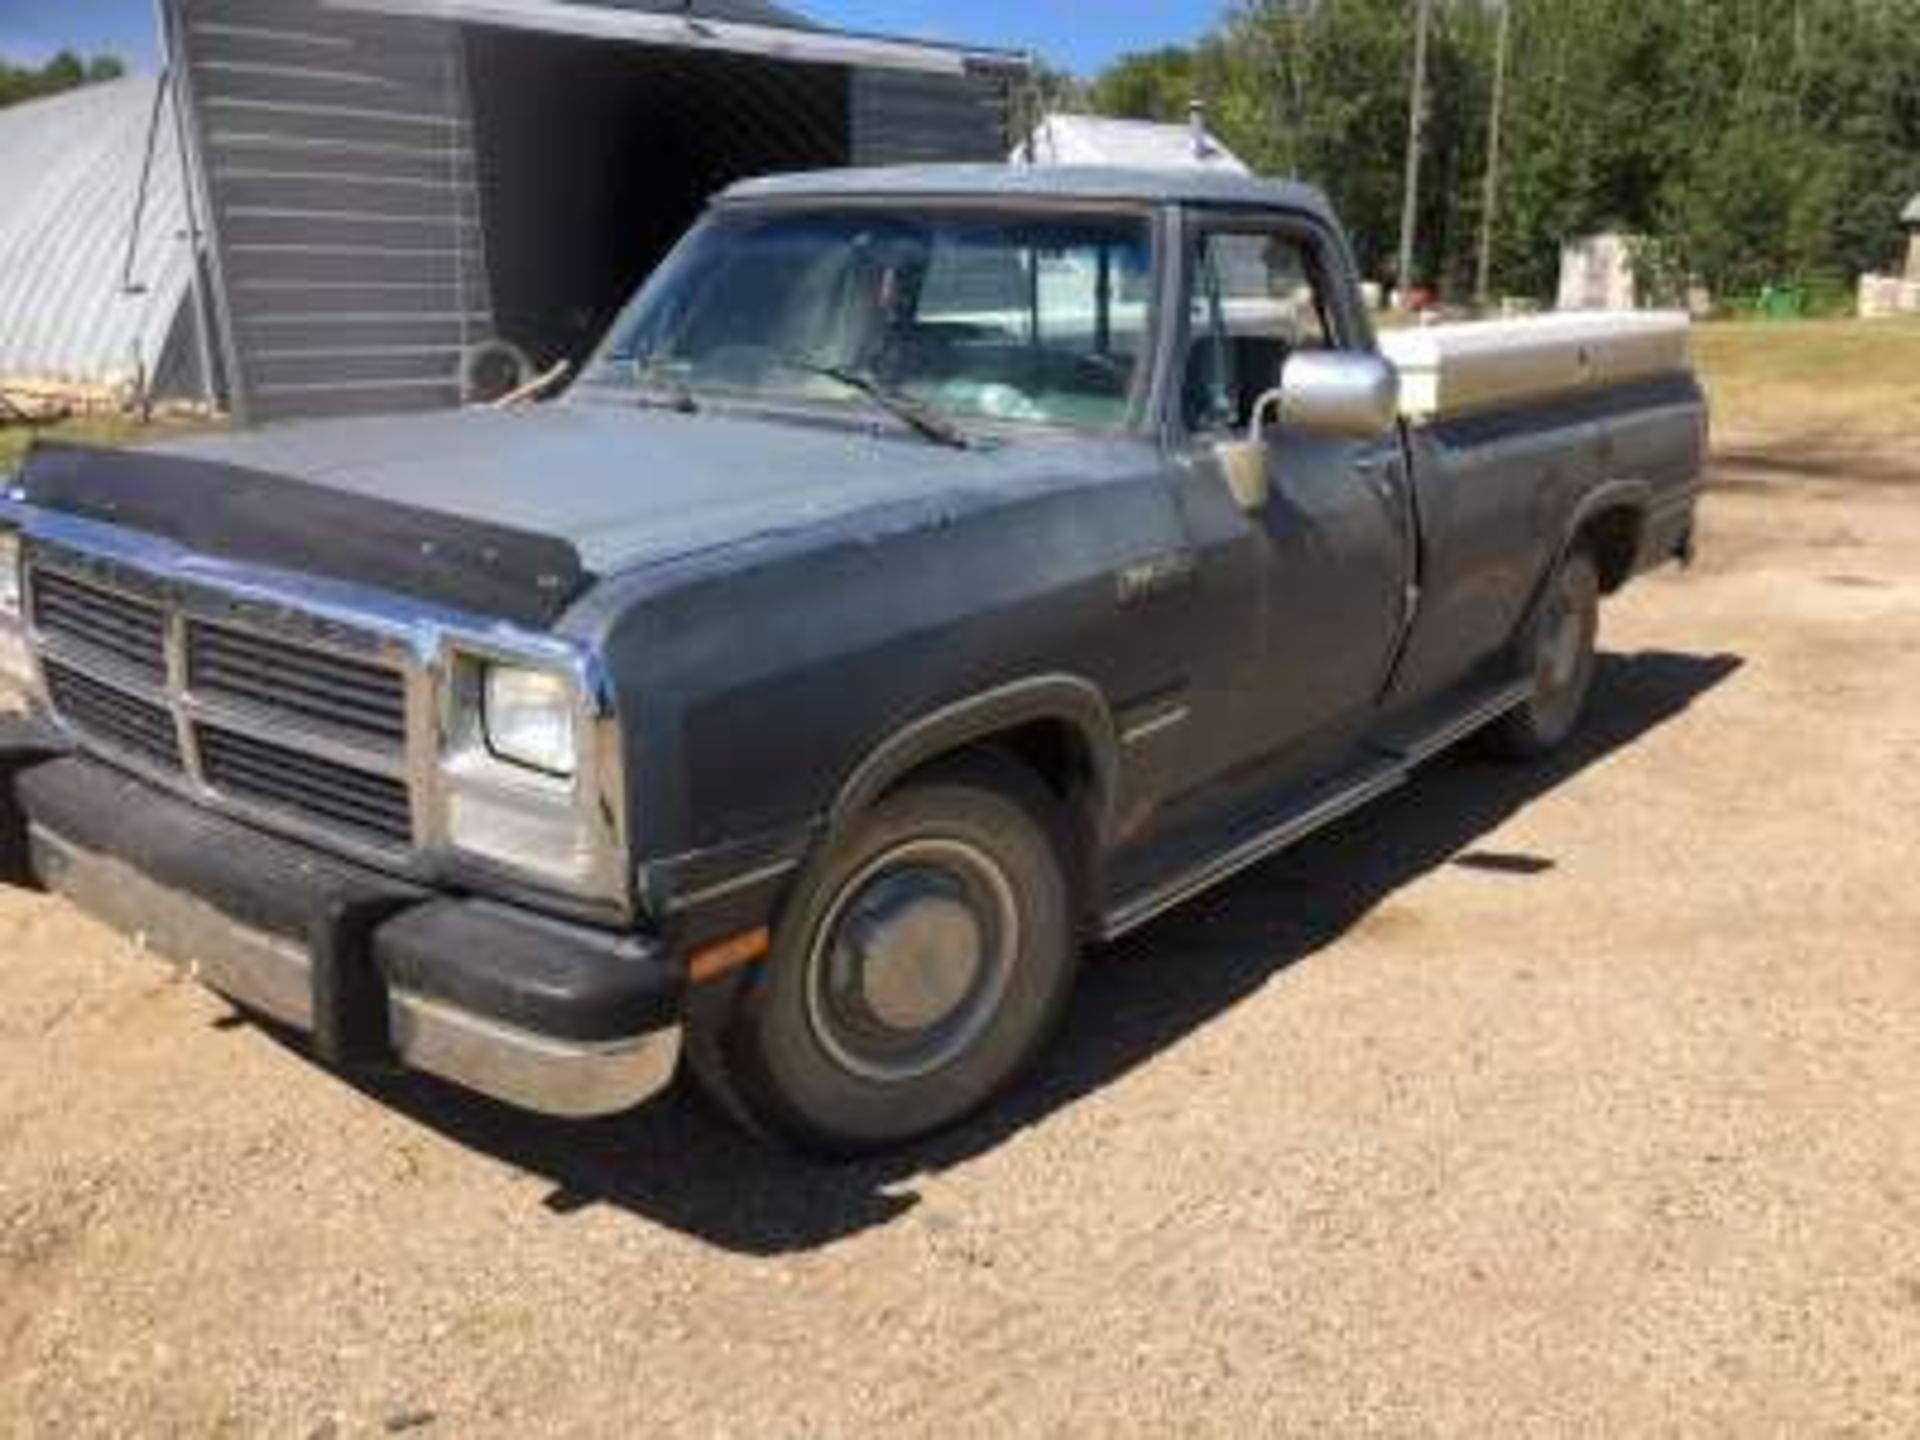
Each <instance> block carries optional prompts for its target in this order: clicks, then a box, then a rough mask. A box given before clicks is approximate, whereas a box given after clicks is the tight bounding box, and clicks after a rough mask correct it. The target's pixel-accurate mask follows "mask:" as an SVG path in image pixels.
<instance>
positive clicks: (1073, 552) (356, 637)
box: [0, 167, 1705, 1153]
mask: <svg viewBox="0 0 1920 1440" xmlns="http://www.w3.org/2000/svg"><path fill="white" fill-rule="evenodd" d="M1539 323H1540V324H1541V325H1544V326H1547V327H1548V328H1547V329H1545V330H1541V331H1540V332H1538V337H1536V338H1540V337H1544V341H1545V342H1546V343H1545V348H1544V349H1543V350H1542V351H1541V357H1540V358H1527V356H1526V355H1525V354H1524V353H1523V352H1525V349H1526V346H1525V344H1524V343H1522V342H1523V340H1524V339H1525V335H1523V334H1521V332H1520V331H1516V332H1515V338H1513V340H1512V341H1511V343H1509V342H1508V341H1503V340H1501V339H1500V332H1487V334H1488V335H1489V336H1490V337H1491V338H1490V339H1488V340H1487V343H1484V344H1481V345H1479V346H1478V347H1475V346H1472V345H1468V346H1465V347H1464V350H1463V352H1462V353H1466V352H1475V353H1477V354H1480V356H1481V359H1478V360H1476V359H1474V358H1473V355H1471V354H1470V355H1468V358H1467V360H1465V361H1463V362H1462V363H1463V364H1469V365H1478V364H1481V362H1482V360H1484V358H1485V354H1486V353H1491V354H1492V355H1493V359H1494V361H1495V362H1498V363H1495V364H1493V367H1492V370H1490V371H1485V372H1484V373H1483V372H1482V371H1478V370H1476V371H1473V374H1472V375H1467V376H1465V377H1464V378H1465V379H1469V380H1471V379H1472V378H1473V375H1479V376H1481V378H1482V379H1483V380H1486V379H1487V376H1491V379H1490V380H1487V383H1466V384H1461V383H1457V382H1459V381H1461V380H1462V379H1463V376H1462V375H1461V374H1455V373H1453V372H1451V371H1449V370H1448V365H1449V355H1448V348H1447V346H1445V345H1440V344H1438V342H1437V341H1436V342H1434V343H1433V344H1431V345H1429V346H1428V348H1429V349H1430V350H1432V351H1434V352H1435V354H1436V355H1437V356H1438V358H1437V361H1435V362H1434V363H1435V364H1437V366H1438V374H1437V377H1436V376H1435V375H1428V376H1427V377H1426V380H1427V388H1428V389H1429V390H1430V391H1432V392H1433V395H1434V396H1437V397H1438V398H1437V399H1435V400H1434V401H1433V403H1431V404H1428V405H1424V406H1408V405H1404V404H1403V401H1402V397H1401V389H1402V376H1401V374H1400V373H1399V371H1398V370H1397V369H1396V367H1395V365H1394V364H1393V363H1391V362H1390V361H1389V360H1388V359H1387V358H1385V356H1384V355H1383V353H1382V349H1381V345H1380V342H1379V341H1378V340H1377V339H1376V336H1375V334H1374V331H1373V327H1372V324H1371V322H1370V319H1369V316H1368V313H1367V311H1366V310H1365V308H1364V307H1363V305H1362V303H1361V299H1360V290H1359V286H1358V284H1357V283H1356V275H1355V266H1354V263H1353V259H1352V256H1351V252H1350V250H1349V248H1348V245H1347V243H1346V241H1345V239H1344V237H1343V235H1342V233H1341V231H1340V229H1339V227H1338V225H1337V224H1336V222H1335V219H1334V217H1333V215H1332V214H1331V213H1330V211H1329V209H1328V206H1327V204H1326V203H1325V201H1324V200H1323V199H1322V197H1321V196H1320V195H1319V194H1318V193H1317V192H1316V191H1314V190H1312V189H1310V188H1307V187H1304V186H1301V185H1297V184H1291V183H1286V184H1282V183H1273V182H1266V181H1260V180H1250V179H1243V178H1236V177H1222V176H1214V175H1179V174H1154V173H1137V172H1128V171H1122V170H1104V169H1084V170H1083V169H1059V170H1036V169H1021V168H1013V167H925V168H905V169H898V170H868V171H846V172H829V173H821V174H811V175H798V176H785V177H779V178H772V179H764V180H757V181H751V182H747V183H744V184H740V185H737V186H735V187H733V188H732V189H730V190H728V191H726V192H725V193H724V194H722V195H721V196H719V197H718V198H717V199H716V201H715V202H714V203H713V204H712V205H711V207H710V208H709V211H708V213H707V214H706V215H705V216H704V217H703V218H702V219H701V221H700V222H699V223H698V224H697V225H696V226H695V228H694V229H693V230H692V232H691V233H690V234H689V235H688V236H687V237H686V238H685V239H684V241H683V242H682V243H681V244H680V245H679V246H678V248H677V249H675V250H674V252H673V253H672V254H671V255H670V257H669V258H668V259H667V260H666V261H665V262H663V264H662V265H661V266H660V268H659V269H658V270H656V271H655V273H654V274H653V275H652V276H651V277H650V278H649V279H648V281H647V282H646V284H645V285H644V287H643V288H642V289H641V291H640V293H639V294H638V296H637V297H636V298H635V299H634V300H633V302H632V303H631V305H630V306H629V308H628V309H627V310H626V311H625V312H624V313H623V314H622V316H621V317H620V318H619V320H618V321H617V323H616V324H615V325H614V327H613V329H612V331H611V333H610V335H609V336H608V337H607V338H606V340H605V341H604V343H603V344H602V346H601V347H600V348H599V349H598V351H597V353H596V354H595V355H594V356H593V357H592V358H591V359H590V360H589V361H588V362H587V363H586V364H584V365H583V366H582V367H581V372H580V374H579V376H578V378H577V379H576V380H575V382H574V383H573V384H571V385H570V386H569V387H568V388H567V389H566V390H565V392H564V393H563V394H561V395H559V396H558V397H556V398H554V399H552V400H550V401H547V402H545V403H531V404H523V405H518V406H514V407H510V408H504V409H487V410H467V411H461V412H453V413H442V414H430V415H413V416H401V417H393V418H382V419H377V420H365V419H361V420H343V421H335V422H317V423H301V424H296V425H291V426H288V427H285V428H271V427H269V428H266V429H262V430H258V431H253V432H247V433H234V434H228V435H218V436H209V437H199V438H193V439H190V440H185V441H175V442H171V443H168V444H164V445H160V446H156V447H154V448H151V449H147V450H141V451H130V452H113V451H107V450H102V449H93V448H86V447H67V446H58V445H42V446H40V447H39V448H37V449H36V450H34V451H33V452H31V453H30V455H29V456H28V458H27V460H26V461H25V463H24V464H23V466H22V468H21V470H20V472H19V473H18V475H17V476H15V477H14V478H13V480H12V482H11V484H10V486H9V487H8V489H7V492H6V495H5V497H4V500H0V562H3V563H0V577H3V580H4V583H0V671H4V672H5V673H6V674H7V675H8V676H9V677H10V679H11V680H12V681H13V682H14V684H15V686H16V687H17V688H18V689H20V690H21V691H23V692H24V694H25V696H26V700H27V704H26V706H25V707H24V709H23V710H21V711H20V712H18V713H17V714H16V715H15V716H14V717H13V718H11V719H10V720H8V722H7V729H6V731H5V734H4V737H0V869H3V870H4V872H5V878H6V879H7V881H8V882H9V883H14V884H19V885H25V886H34V887H41V888H45V889H50V890H52V891H55V892H59V893H61V894H64V895H66V896H68V897H70V898H71V899H72V900H73V901H74V902H75V903H77V904H78V905H79V906H81V907H82V908H83V909H85V910H88V911H90V912H93V913H95V914H98V915H100V916H102V917H104V918H106V919H107V920H108V921H110V922H112V923H115V924H117V925H119V926H121V927H124V928H125V929H127V930H130V931H133V932H137V933H138V934H139V935H141V936H142V937H144V938H145V939H146V940H147V941H148V942H149V943H150V944H151V945H152V946H153V947H154V948H155V949H157V950H159V951H160V952H162V953H165V954H170V955H172V956H174V957H176V958H178V959H180V960H182V961H184V962H186V963H188V964H190V965H191V967H192V969H193V971H194V973H195V974H196V975H198V976H199V977H200V978H201V979H202V980H203V981H204V982H205V983H206V984H208V985H210V986H211V987H213V988H214V989H216V990H218V991H219V992H221V993H223V994H225V995H226V996H228V997H229V998H231V999H232V1000H234V1001H235V1002H237V1003H238V1004H239V1005H240V1006H241V1007H242V1008H243V1009H245V1010H248V1011H251V1012H256V1013H259V1014H262V1015H264V1016H267V1017H270V1018H272V1019H274V1020H276V1021H278V1022H281V1023H282V1024H285V1025H288V1026H291V1027H295V1028H297V1029H298V1030H300V1031H304V1032H306V1033H308V1034H309V1035H310V1036H311V1038H312V1044H313V1048H314V1051H315V1053H316V1054H317V1055H318V1056H319V1057H320V1058H321V1059H322V1060H323V1061H324V1062H326V1063H329V1064H334V1065H339V1066H343V1067H352V1066H389V1067H393V1066H397V1067H401V1068H405V1069H410V1070H415V1071H421V1072H427V1073H430V1074H433V1075H437V1076H440V1077H443V1078H444V1079H447V1080H450V1081H452V1082H454V1083H456V1084H458V1085H461V1086H464V1087H467V1088H469V1089H471V1090H475V1091H479V1092H483V1093H484V1094H486V1095H489V1096H492V1097H495V1098H497V1099H501V1100H504V1101H507V1102H510V1103H512V1104H515V1105H518V1106H521V1107H524V1108H527V1109H531V1110H534V1111H538V1112H542V1113H545V1114H549V1115H555V1116H589V1115H600V1114H608V1113H613V1112H617V1111H620V1110H623V1109H626V1108H629V1107H632V1106H634V1105H635V1104H637V1103H638V1102H640V1101H642V1100H643V1099H645V1098H646V1097H648V1096H650V1095H652V1094H653V1093H655V1092H656V1091H658V1090H660V1089H661V1088H662V1087H664V1086H666V1085H667V1084H668V1083H669V1082H670V1081H671V1080H672V1079H673V1078H674V1077H675V1076H676V1074H677V1073H678V1072H679V1070H680V1069H681V1067H682V1062H683V1060H684V1062H685V1064H686V1068H688V1069H689V1070H691V1071H692V1072H693V1073H694V1075H695V1076H696V1077H697V1079H698V1080H699V1081H700V1082H702V1083H703V1084H704V1085H705V1086H706V1087H708V1088H709V1089H710V1090H711V1091H712V1092H713V1093H714V1094H715V1095H716V1096H717V1097H718V1098H719V1099H720V1100H721V1101H722V1102H723V1104H724V1105H725V1107H726V1108H727V1109H729V1110H730V1111H731V1112H732V1113H734V1114H735V1115H737V1116H739V1117H740V1118H742V1119H743V1120H745V1121H746V1122H748V1123H749V1124H751V1125H752V1126H754V1127H756V1128H757V1129H759V1130H760V1131H761V1132H762V1133H765V1134H767V1135H770V1136H773V1137H776V1138H778V1139H782V1140H784V1141H786V1142H789V1143H793V1144H795V1145H797V1146H800V1147H802V1148H806V1149H811V1150H815V1151H819V1152H827V1153H848V1152H858V1151H863V1150H869V1149H873V1148H878V1147H886V1146H891V1145H897V1144H900V1143H902V1142H905V1141H907V1140H909V1139H912V1138H914V1137H917V1136H920V1135H923V1134H925V1133H927V1132H930V1131H932V1130H934V1129H936V1128H938V1127H942V1126H945V1125H948V1124H951V1123H953V1122H955V1121H956V1120H958V1119H959V1118H960V1117H962V1116H964V1115H966V1114H968V1113H969V1112H971V1111H973V1110H975V1109H976V1108H977V1107H980V1106H981V1105H983V1104H984V1103H986V1102H987V1101H988V1100H989V1099H990V1098H992V1097H993V1096H995V1095H996V1093H997V1092H1000V1091H1001V1090H1002V1089H1003V1088H1004V1087H1006V1086H1007V1085H1008V1084H1010V1083H1011V1082H1012V1081H1013V1080H1014V1079H1015V1078H1016V1077H1017V1076H1018V1074H1019V1073H1020V1072H1021V1070H1022V1068H1023V1067H1025V1066H1026V1065H1027V1064H1028V1063H1029V1062H1030V1061H1031V1060H1032V1059H1033V1058H1034V1056H1035V1055H1036V1053H1037V1052H1038V1051H1039V1050H1040V1048H1041V1047H1042V1045H1043V1043H1044V1042H1045V1041H1046V1039H1047V1038H1048V1036H1049V1032H1050V1031H1052V1030H1053V1028H1054V1026H1055V1024H1056V1022H1057V1021H1058V1020H1059V1019H1060V1017H1061V1015H1062V1012H1063V1009H1064V1007H1065V1006H1066V1005H1067V1003H1068V997H1069V992H1070V990H1071V988H1072V984H1073V980H1074V974H1075V969H1076V964H1077V957H1078V955H1079V953H1080V951H1081V950H1082V948H1083V947H1084V946H1085V945H1087V944H1089V943H1097V942H1101V941H1105V940H1109V939H1111V938H1113V937H1115V936H1118V935H1120V934H1123V933H1124V932H1127V931H1130V930H1132V929H1134V928H1135V927H1137V926H1140V925H1143V924H1145V923H1146V922H1148V921H1149V920H1151V919H1153V917H1155V916H1156V915H1159V914H1160V913H1161V912H1163V911H1165V910H1166V909H1168V907H1170V906H1173V905H1176V904H1178V903H1180V902H1182V901H1185V900H1188V899H1190V898H1192V897H1194V896H1197V895H1199V894H1201V893H1202V892H1203V891H1205V890H1207V889H1208V887H1210V886H1212V885H1214V884H1216V883H1218V882H1219V881H1221V880H1223V879H1225V878H1226V877H1228V876H1230V875H1233V874H1235V873H1236V872H1238V871H1241V870H1243V869H1245V868H1246V867H1248V866H1250V865H1252V864H1254V863H1255V862H1257V861H1259V860H1260V859H1262V858H1263V857H1265V856H1267V855H1269V854H1272V853H1273V852H1275V851H1277V850H1278V849H1280V848H1281V847H1283V846H1286V845H1288V844H1290V843H1292V842H1294V841H1297V840H1299V839H1300V838H1301V837H1302V836H1304V835H1306V834H1308V833H1309V832H1310V831H1312V830H1314V829H1316V828H1317V827H1320V826H1323V825H1326V824H1328V823H1329V822H1330V821H1333V820H1335V819H1337V818H1338V817H1340V816H1342V815H1345V814H1347V813H1348V812H1350V811H1352V810H1353V809H1355V807H1357V806H1359V805H1362V804H1363V803H1365V802H1367V801H1369V800H1371V799H1373V798H1375V797H1377V796H1379V795H1382V794H1384V793H1385V792H1387V791H1389V790H1391V789H1393V788H1394V787H1396V786H1398V785H1400V784H1401V783H1402V782H1404V781H1405V780H1407V778H1408V776H1409V773H1410V772H1411V771H1412V770H1413V769H1414V767H1416V766H1417V765H1419V764H1420V763H1421V762H1422V761H1423V760H1425V759H1427V758H1428V757H1431V756H1433V755H1434V754H1435V753H1436V752H1438V751H1440V750H1441V749H1443V748H1444V747H1447V746H1450V745H1452V744H1453V743H1454V742H1456V741H1459V740H1461V739H1463V738H1464V737H1466V736H1468V735H1469V734H1472V733H1474V732H1485V735H1486V737H1487V738H1488V740H1489V742H1490V743H1491V744H1493V745H1494V746H1495V747H1496V748H1498V749H1500V750H1502V751H1504V752H1506V753H1507V754H1509V755H1513V756H1520V757H1527V756H1537V755H1540V754H1542V753H1544V752H1546V751H1549V750H1552V749H1553V748H1554V747H1555V746H1557V745H1559V744H1561V743H1562V742H1563V741H1565V740H1566V739H1567V737H1568V736H1569V734H1570V733H1571V732H1572V731H1573V730H1574V728H1575V726H1576V724H1577V722H1578V720H1579V718H1580V715H1581V711H1582V708H1583V705H1584V703H1585V701H1586V699H1587V694H1588V689H1589V681H1590V679H1591V677H1592V675H1593V670H1594V655H1595V637H1596V629H1597V617H1598V607H1599V602H1600V599H1601V597H1602V596H1603V595H1606V594H1609V593H1611V592H1613V591H1615V590H1618V589H1619V588H1620V587H1621V586H1623V585H1625V584H1626V583H1627V582H1628V581H1629V580H1630V579H1631V578H1633V577H1634V576H1635V575H1637V574H1639V573H1640V572H1642V571H1644V570H1646V569H1648V568H1649V567H1652V566H1656V565H1659V564H1661V563H1663V562H1666V561H1668V560H1670V559H1673V558H1675V557H1683V556H1684V555H1685V554H1686V553H1687V551H1688V548H1689V545H1690V543H1691V535H1692V528H1693V511H1694V502H1695V493H1696V489H1697V477H1698V475H1699V472H1700V469H1701V463H1702V453H1703V448H1704V434H1705V410H1704V405H1703V402H1702V397H1701V393H1700V390H1699V388H1698V386H1697V385H1696V383H1695V381H1694V379H1693V377H1692V375H1691V374H1690V372H1689V370H1688V368H1687V365H1686V361H1685V356H1684V334H1682V335H1681V337H1680V348H1679V350H1678V351H1677V352H1675V351H1673V350H1672V347H1671V346H1662V345H1661V344H1659V343H1654V344H1652V345H1649V344H1647V343H1645V337H1642V338H1641V339H1640V340H1636V341H1635V342H1634V343H1633V344H1630V345H1626V346H1624V347H1617V348H1620V349H1621V350H1622V353H1625V354H1626V355H1627V362H1625V363H1621V364H1618V365H1612V364H1609V363H1603V362H1605V361H1606V360H1607V357H1608V356H1609V355H1611V354H1612V353H1613V351H1614V349H1615V348H1616V347H1612V346H1610V344H1609V342H1608V336H1609V335H1610V334H1611V333H1612V332H1611V331H1610V330H1609V329H1608V326H1607V324H1606V322H1589V323H1586V324H1584V325H1575V327H1574V331H1573V332H1572V333H1574V334H1575V335H1576V336H1577V337H1579V338H1577V340H1576V341H1574V342H1570V343H1571V348H1570V349H1569V348H1568V344H1564V343H1563V344H1560V345H1559V347H1558V348H1557V349H1556V348H1555V345H1554V344H1553V343H1552V341H1553V334H1554V333H1555V332H1553V331H1552V329H1551V325H1552V322H1548V321H1543V322H1539ZM1465 328H1468V329H1472V327H1465ZM1522 329H1524V327H1522ZM1525 334H1526V335H1532V334H1534V332H1531V331H1528V332H1525ZM1412 339H1413V340H1415V341H1421V342H1422V343H1424V342H1425V337H1424V336H1423V335H1422V334H1421V333H1419V332H1415V333H1414V334H1413V336H1412ZM1403 343H1406V342H1404V341H1403ZM1415 348H1416V349H1417V348H1418V346H1417V345H1416V346H1415ZM1516 355H1520V356H1521V358H1520V360H1519V361H1517V362H1516V360H1515V356H1516ZM1676 355H1677V358H1676ZM1556 356H1557V357H1558V359H1559V360H1562V361H1565V364H1564V365H1561V364H1558V363H1557V362H1556V361H1555V359H1554V357H1556ZM1663 357H1664V358H1663ZM1430 358H1431V357H1430ZM1409 363H1411V362H1409ZM1563 371H1564V372H1565V376H1566V378H1564V379H1561V378H1556V377H1559V376H1561V375H1562V372H1563ZM1436 380H1437V383H1436ZM1450 390H1451V391H1453V392H1455V393H1457V395H1458V396H1460V397H1464V398H1463V399H1460V400H1458V401H1457V402H1449V401H1448V399H1447V398H1446V397H1447V395H1448V393H1449V391H1450Z"/></svg>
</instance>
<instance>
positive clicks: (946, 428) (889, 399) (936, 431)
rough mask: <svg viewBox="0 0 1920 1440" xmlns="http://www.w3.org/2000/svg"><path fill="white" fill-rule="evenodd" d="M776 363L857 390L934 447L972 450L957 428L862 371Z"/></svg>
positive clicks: (797, 361) (789, 358) (786, 360)
mask: <svg viewBox="0 0 1920 1440" xmlns="http://www.w3.org/2000/svg"><path fill="white" fill-rule="evenodd" d="M780 363H781V364H782V365H785V366H786V367H787V368H788V369H790V370H798V371H800V372H801V373H802V374H806V375H819V376H821V377H822V378H824V379H827V380H833V381H837V382H838V383H839V384H842V385H844V386H846V387H847V388H848V389H849V390H857V391H859V392H860V393H861V394H862V395H864V396H866V397H867V398H868V399H869V400H871V401H873V403H874V404H876V405H878V406H879V407H880V408H881V409H882V410H884V411H886V412H887V413H888V414H889V415H891V416H893V418H894V419H896V420H898V421H900V422H901V423H903V424H905V425H906V426H907V427H908V428H910V429H911V430H913V431H914V433H916V434H918V435H920V436H921V437H923V438H925V439H927V440H931V441H932V442H933V443H934V444H936V445H945V446H947V447H948V448H949V449H953V450H971V449H972V448H973V441H971V440H969V439H968V438H967V433H966V431H964V430H962V429H961V428H960V427H959V426H958V425H955V424H954V423H953V422H952V421H951V420H949V419H947V418H946V417H945V416H944V415H937V414H935V413H934V412H933V411H931V410H929V409H927V408H926V407H925V406H924V405H922V404H921V403H920V402H919V401H917V400H915V399H913V398H912V397H911V396H907V395H902V394H901V393H900V392H899V391H898V390H890V389H888V388H887V386H885V385H884V384H882V383H881V382H880V381H879V380H878V379H877V378H875V377H874V376H873V375H871V374H869V373H868V372H867V371H865V370H855V369H853V368H852V367H851V366H847V365H828V364H824V363H823V362H821V361H818V360H807V359H803V358H801V357H799V356H796V355H782V356H781V357H780Z"/></svg>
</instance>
